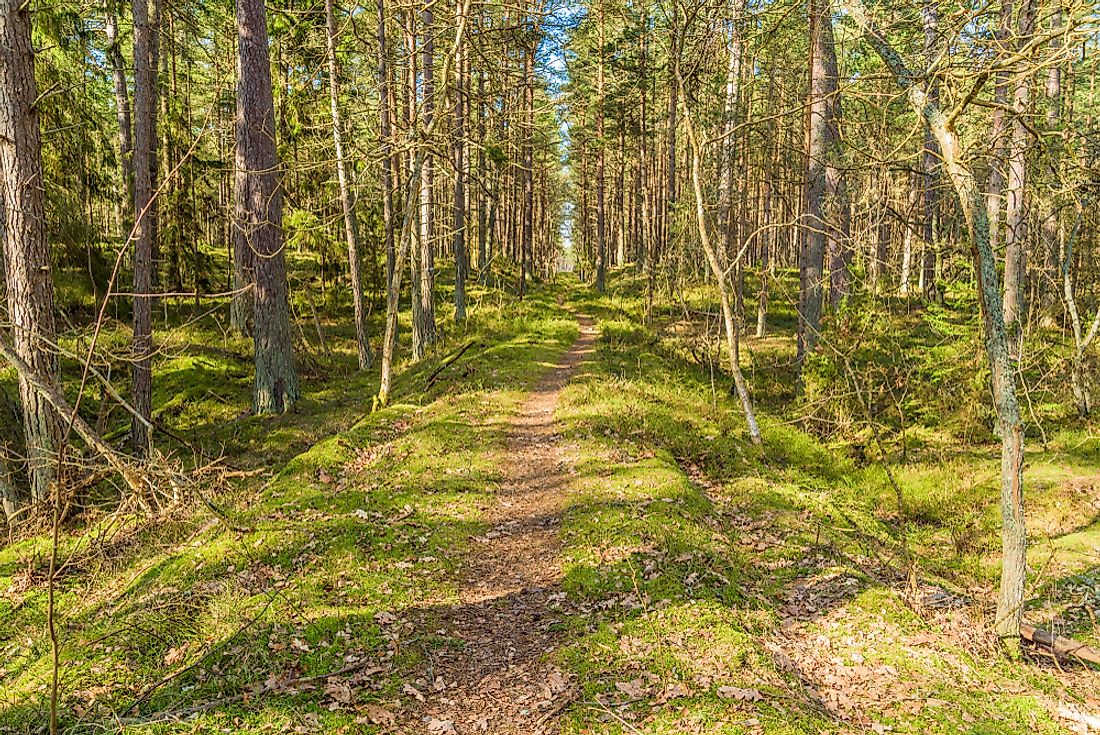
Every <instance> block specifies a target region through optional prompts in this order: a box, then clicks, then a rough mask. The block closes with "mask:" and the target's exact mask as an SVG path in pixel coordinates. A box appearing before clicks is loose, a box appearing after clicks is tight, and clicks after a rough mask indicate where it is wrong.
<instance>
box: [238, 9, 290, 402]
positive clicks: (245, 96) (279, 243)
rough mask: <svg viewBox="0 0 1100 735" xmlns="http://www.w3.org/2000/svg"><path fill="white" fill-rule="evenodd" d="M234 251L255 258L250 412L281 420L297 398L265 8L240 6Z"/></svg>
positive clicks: (281, 194) (253, 266) (253, 259)
mask: <svg viewBox="0 0 1100 735" xmlns="http://www.w3.org/2000/svg"><path fill="white" fill-rule="evenodd" d="M237 31H238V54H239V60H238V69H237V72H238V81H237V161H236V173H237V215H236V219H237V222H236V225H237V233H236V248H237V249H238V250H239V251H243V252H248V253H250V254H251V257H252V261H253V263H252V268H253V274H254V279H255V283H254V285H253V289H252V290H253V302H252V303H253V328H252V334H253V348H254V355H253V358H254V361H255V366H256V378H255V386H254V391H253V401H252V406H253V410H254V411H255V412H256V413H258V414H262V413H281V412H284V411H288V410H290V408H291V407H292V406H293V405H294V403H295V402H296V401H297V400H298V397H299V387H298V373H297V371H296V369H295V366H294V353H293V350H292V345H291V335H290V307H289V304H288V300H287V299H288V294H287V281H286V262H285V255H284V247H283V229H282V225H283V192H282V187H281V186H280V185H279V182H278V178H277V172H278V167H279V161H278V156H277V154H276V149H275V105H274V99H273V97H272V90H271V64H270V57H269V54H268V36H267V24H266V20H265V10H264V0H237Z"/></svg>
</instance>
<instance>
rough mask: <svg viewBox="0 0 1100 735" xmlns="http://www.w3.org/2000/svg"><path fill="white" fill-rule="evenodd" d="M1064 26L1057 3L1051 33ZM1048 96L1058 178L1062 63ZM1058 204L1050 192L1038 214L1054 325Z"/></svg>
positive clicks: (1047, 313) (1044, 292)
mask: <svg viewBox="0 0 1100 735" xmlns="http://www.w3.org/2000/svg"><path fill="white" fill-rule="evenodd" d="M1062 27H1063V26H1062V10H1061V8H1060V7H1057V6H1056V7H1055V8H1054V9H1053V10H1052V12H1051V19H1050V29H1051V32H1052V33H1056V32H1058V31H1061V30H1062ZM1062 43H1063V42H1062V41H1061V39H1055V40H1054V41H1052V42H1051V46H1052V47H1053V53H1055V54H1058V53H1060V51H1061V44H1062ZM1046 98H1047V119H1046V126H1047V130H1048V131H1049V132H1050V133H1052V135H1051V136H1050V137H1049V138H1048V140H1049V141H1050V142H1049V144H1048V145H1049V150H1050V159H1051V160H1050V170H1051V172H1052V178H1053V179H1055V180H1057V177H1058V176H1059V175H1060V174H1061V160H1062V65H1061V64H1060V63H1054V64H1051V66H1050V68H1049V69H1047V79H1046ZM1055 204H1056V202H1055V195H1054V193H1053V192H1051V193H1049V194H1047V196H1046V199H1045V201H1044V202H1043V203H1042V206H1041V210H1040V211H1041V214H1040V216H1039V220H1040V236H1041V237H1040V241H1041V243H1042V246H1043V256H1044V263H1043V275H1042V278H1041V280H1040V281H1039V299H1040V306H1041V308H1042V311H1043V319H1044V320H1045V322H1046V323H1047V326H1055V324H1054V311H1055V307H1056V302H1057V297H1058V288H1057V275H1058V270H1059V261H1060V260H1061V251H1062V246H1061V243H1060V242H1059V227H1058V210H1057V207H1056V206H1055Z"/></svg>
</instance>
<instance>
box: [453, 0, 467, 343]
mask: <svg viewBox="0 0 1100 735" xmlns="http://www.w3.org/2000/svg"><path fill="white" fill-rule="evenodd" d="M462 11H463V4H462V0H457V2H456V3H455V14H456V18H455V22H456V23H457V22H459V21H460V20H461V16H462ZM459 43H460V44H461V43H462V40H461V39H460V41H459ZM456 53H457V58H456V60H455V75H454V79H455V83H454V141H453V150H454V166H455V193H454V238H453V240H452V246H451V247H452V250H454V259H455V321H456V322H459V323H461V322H464V321H466V275H467V271H468V270H469V257H468V256H467V253H466V178H467V174H468V171H467V169H466V100H467V99H468V97H469V93H470V90H469V86H468V84H467V80H468V78H469V73H468V72H469V68H468V67H469V55H468V54H467V53H466V51H465V49H464V48H462V47H461V45H460V46H459V49H458V51H457V52H456Z"/></svg>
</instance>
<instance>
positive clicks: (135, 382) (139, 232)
mask: <svg viewBox="0 0 1100 735" xmlns="http://www.w3.org/2000/svg"><path fill="white" fill-rule="evenodd" d="M133 12H134V155H133V164H134V231H133V241H134V256H133V292H134V296H133V328H134V336H133V342H132V346H131V361H132V388H131V390H132V395H131V398H130V402H131V404H132V405H133V407H134V410H135V411H136V412H137V414H139V415H140V417H141V418H143V419H145V421H146V422H148V421H149V419H151V418H152V415H153V364H152V353H153V299H152V291H153V250H154V242H153V241H154V238H155V225H154V220H155V217H156V208H157V202H156V199H155V196H154V190H155V188H156V185H157V182H156V178H155V177H156V166H157V147H156V141H157V139H156V116H157V52H156V34H157V28H156V27H155V26H154V25H153V19H152V17H151V15H150V9H149V0H134V6H133ZM131 419H132V420H131V424H130V447H131V450H132V451H133V452H134V454H136V455H138V456H144V455H145V454H147V453H148V451H149V448H150V447H149V442H150V441H151V439H152V434H151V433H150V432H149V430H148V429H147V428H146V425H145V424H144V423H142V422H141V421H140V420H139V419H138V416H132V417H131Z"/></svg>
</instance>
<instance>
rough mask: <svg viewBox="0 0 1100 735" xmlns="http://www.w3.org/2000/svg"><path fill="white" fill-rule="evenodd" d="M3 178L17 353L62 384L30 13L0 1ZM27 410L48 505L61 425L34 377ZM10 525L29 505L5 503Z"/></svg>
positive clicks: (15, 2) (39, 494)
mask: <svg viewBox="0 0 1100 735" xmlns="http://www.w3.org/2000/svg"><path fill="white" fill-rule="evenodd" d="M0 47H3V49H4V53H3V54H0V171H2V175H3V181H2V185H3V199H2V201H0V214H2V215H3V226H2V227H0V235H2V236H3V241H4V264H5V274H4V275H5V281H6V284H7V303H8V319H9V320H10V321H11V329H12V342H13V352H14V353H15V354H16V355H17V356H18V357H19V358H20V359H21V360H22V361H24V362H25V363H27V365H29V366H30V367H31V369H32V370H33V372H34V373H36V374H37V375H39V376H41V378H42V380H44V381H46V382H47V383H48V384H49V385H51V386H53V385H56V383H57V378H58V364H57V357H56V354H55V353H54V344H55V342H56V331H55V328H54V304H53V277H52V275H51V273H50V253H49V248H48V245H47V242H46V226H45V220H46V217H45V206H46V201H45V200H46V196H45V189H44V186H43V181H42V149H41V132H40V130H39V123H38V112H37V110H36V108H35V104H36V102H37V100H38V90H37V85H36V84H35V79H34V50H33V47H32V46H31V12H30V7H29V6H28V5H27V4H26V3H23V2H21V1H20V0H0ZM19 399H20V404H21V406H22V409H23V436H24V439H25V442H26V455H27V479H28V483H27V485H28V487H29V490H30V493H29V495H30V497H29V499H30V500H31V501H32V502H35V503H41V502H45V501H46V500H47V499H48V498H49V497H50V493H51V492H52V491H53V490H54V487H53V485H54V484H55V481H56V479H57V454H56V452H57V448H58V442H59V440H60V424H59V417H58V414H57V411H56V409H54V408H53V407H52V406H51V405H50V404H49V403H48V402H47V401H46V400H45V399H44V398H43V397H42V395H41V394H40V393H39V392H38V391H36V390H35V387H34V385H33V383H32V381H31V380H30V379H29V378H28V376H25V375H23V374H22V373H20V375H19ZM2 500H3V506H4V512H5V514H6V515H7V517H8V518H9V519H12V518H13V516H14V514H15V513H17V512H19V511H20V510H21V509H22V507H23V506H24V504H25V503H26V501H27V500H28V498H26V497H24V496H22V495H19V496H17V497H4V498H3V499H2Z"/></svg>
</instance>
